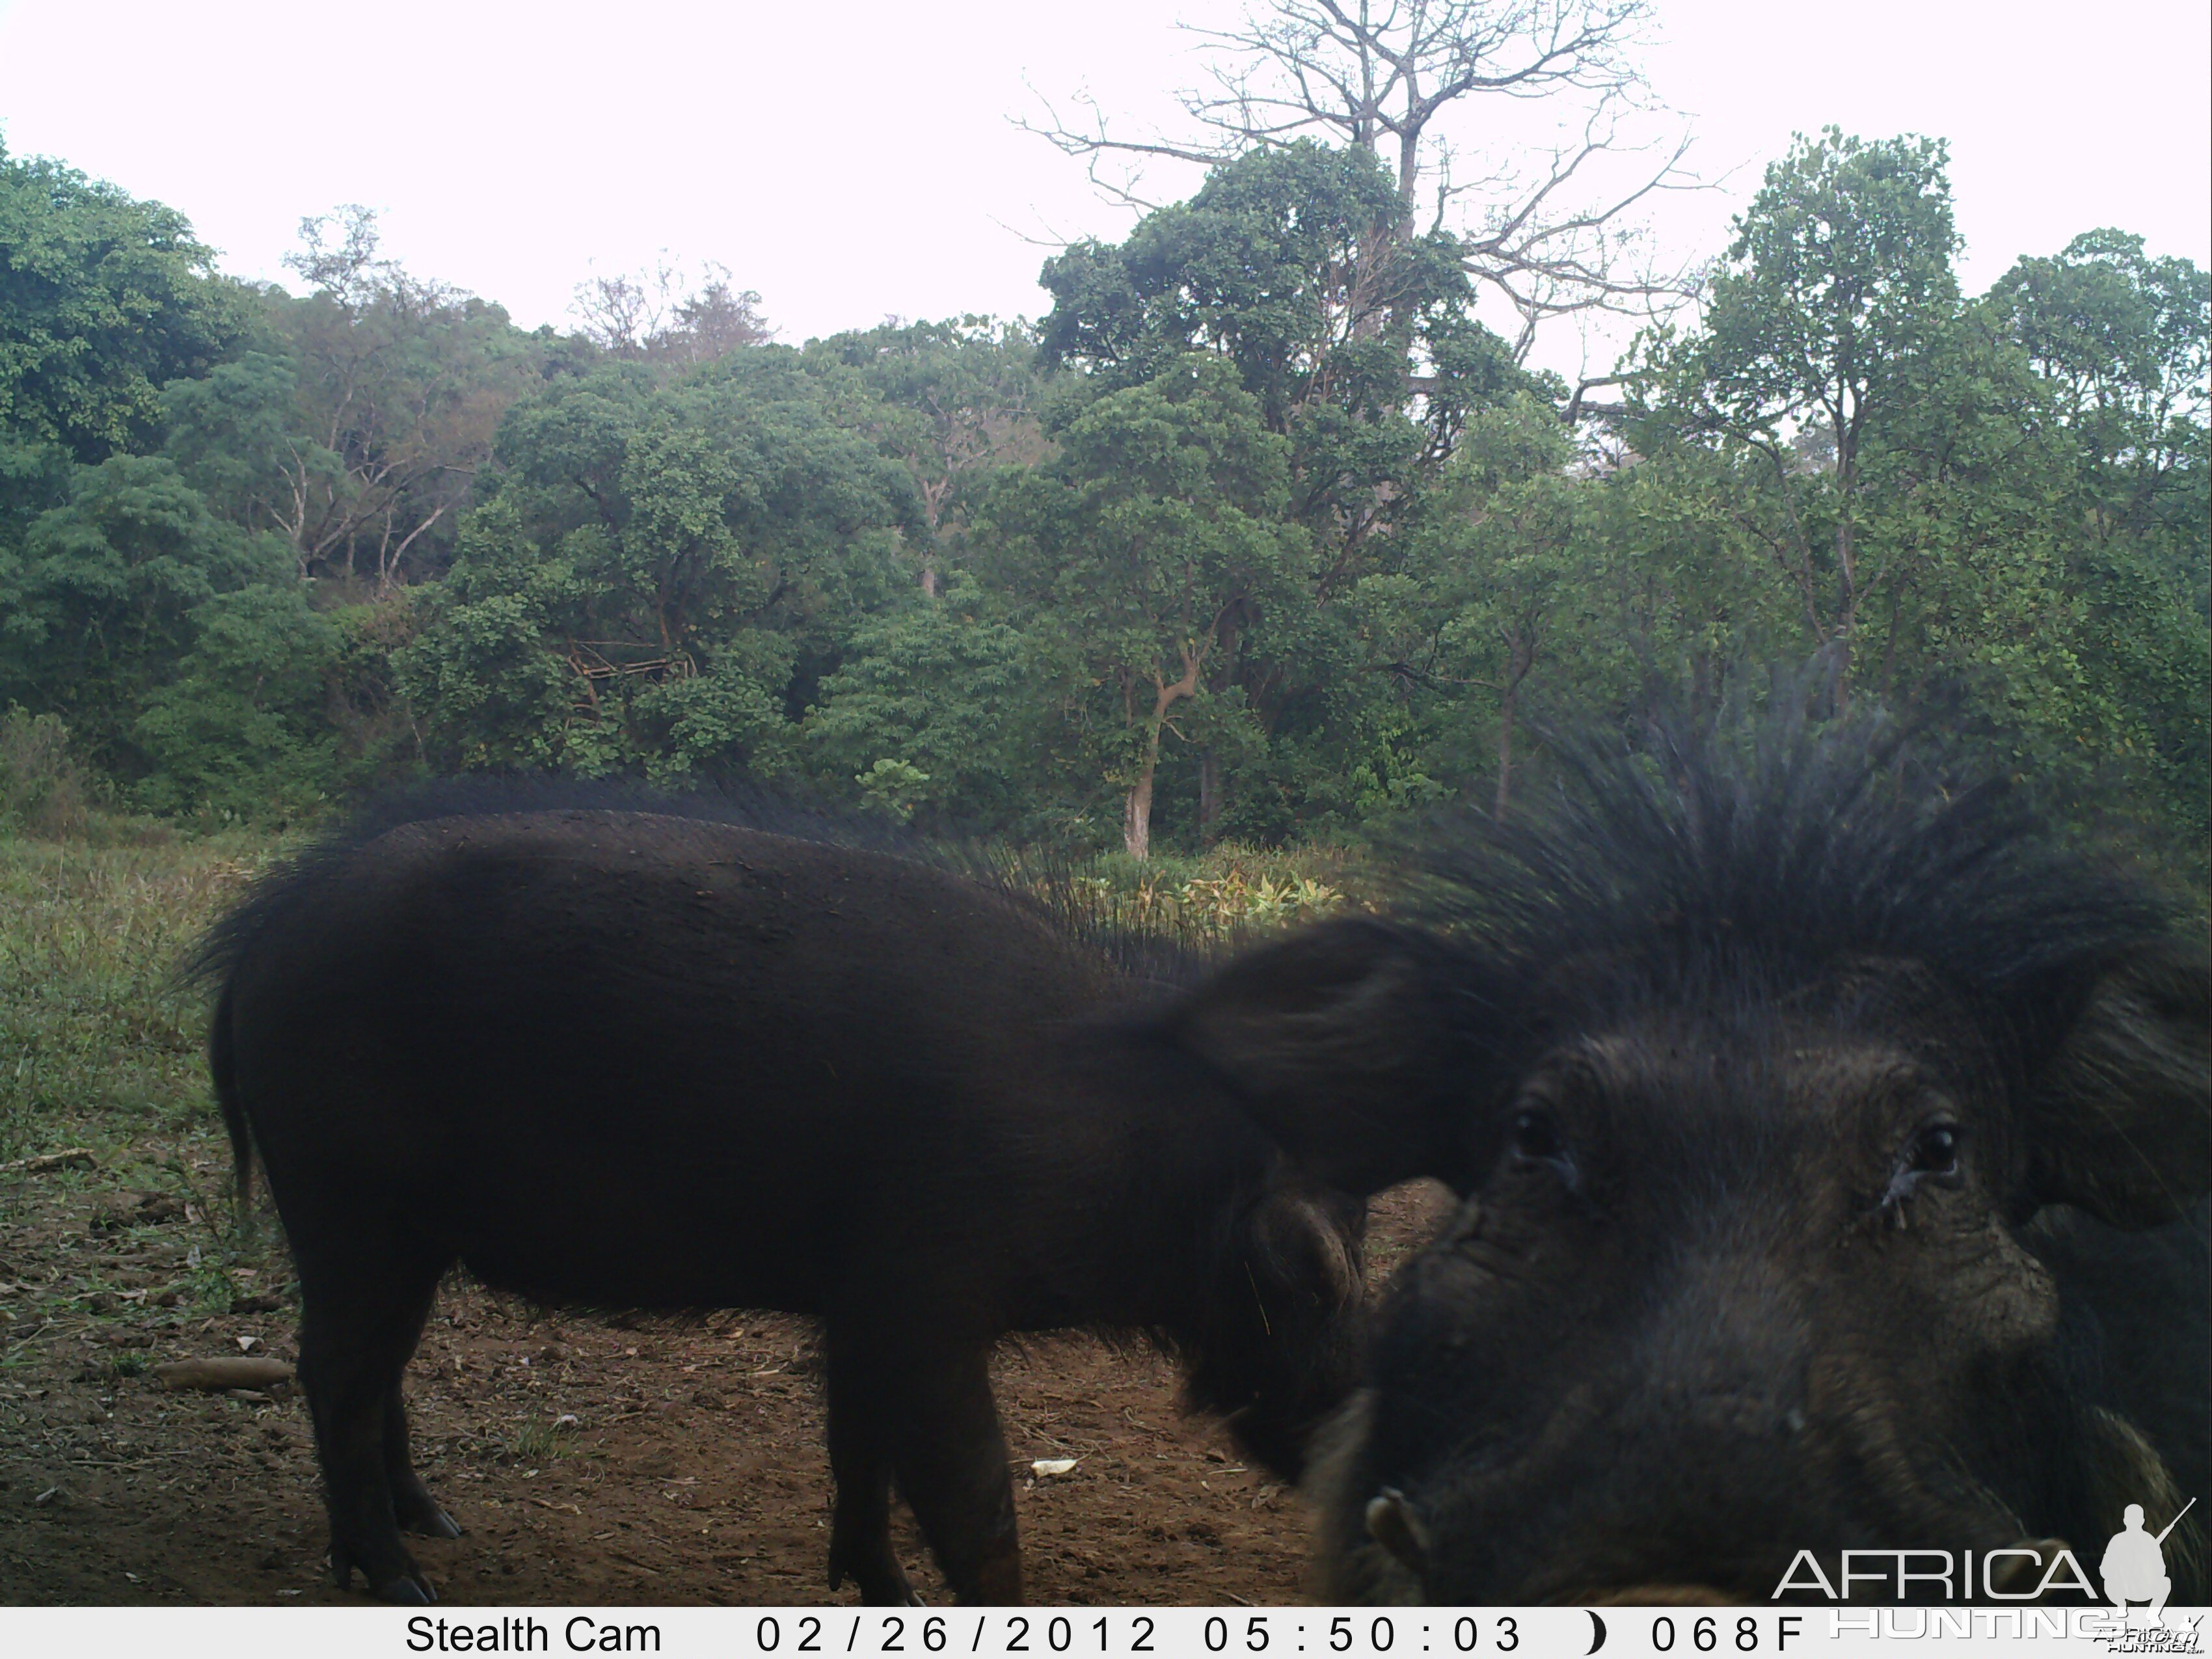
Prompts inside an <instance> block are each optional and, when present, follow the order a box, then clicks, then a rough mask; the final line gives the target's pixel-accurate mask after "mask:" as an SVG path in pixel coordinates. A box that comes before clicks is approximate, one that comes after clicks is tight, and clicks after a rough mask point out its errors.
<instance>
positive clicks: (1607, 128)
mask: <svg viewBox="0 0 2212 1659" xmlns="http://www.w3.org/2000/svg"><path fill="white" fill-rule="evenodd" d="M1650 18H1651V0H1257V3H1255V7H1254V9H1252V10H1250V11H1249V12H1248V13H1247V14H1246V15H1245V18H1244V21H1243V23H1242V24H1241V25H1240V26H1238V27H1233V28H1226V29H1208V28H1198V27H1190V26H1188V25H1186V26H1185V27H1186V28H1187V29H1188V33H1191V34H1193V35H1194V36H1195V37H1196V38H1197V39H1198V40H1199V42H1200V46H1199V50H1200V52H1202V53H1203V54H1205V57H1206V65H1207V66H1206V75H1207V84H1206V85H1205V86H1203V87H1200V88H1196V89H1194V90H1191V91H1188V92H1185V93H1183V94H1181V101H1182V106H1183V109H1184V112H1185V113H1186V114H1187V115H1188V117H1189V118H1190V120H1191V121H1192V122H1193V123H1194V126H1195V127H1196V129H1197V131H1196V133H1195V134H1194V135H1192V136H1191V137H1188V138H1184V139H1177V138H1175V137H1170V136H1166V135H1162V134H1157V133H1155V134H1150V135H1146V136H1145V137H1122V136H1118V135H1116V134H1115V132H1113V131H1111V130H1110V128H1109V123H1108V120H1107V118H1106V116H1105V114H1104V112H1103V111H1101V110H1100V109H1099V107H1098V106H1097V101H1096V100H1093V99H1092V98H1091V97H1090V95H1089V94H1080V95H1079V97H1078V99H1077V100H1076V101H1077V103H1078V104H1079V105H1080V106H1081V108H1082V110H1083V112H1084V116H1083V118H1082V119H1081V121H1080V122H1078V123H1071V122H1070V121H1068V120H1066V119H1064V118H1062V117H1061V116H1060V112H1059V111H1057V110H1056V109H1054V107H1053V106H1052V105H1051V104H1050V103H1049V102H1048V101H1046V100H1043V99H1042V98H1040V99H1039V103H1040V105H1041V106H1042V109H1043V118H1042V120H1040V121H1031V120H1029V119H1019V120H1018V121H1017V123H1016V125H1019V126H1021V127H1022V128H1024V130H1025V131H1030V132H1034V133H1036V134H1037V135H1038V136H1039V137H1042V138H1044V139H1046V140H1047V141H1048V143H1052V144H1053V145H1054V146H1055V147H1057V148H1058V149H1060V150H1061V151H1062V152H1063V153H1064V154H1066V155H1072V156H1077V157H1079V158H1081V159H1082V160H1083V161H1085V165H1086V167H1088V168H1089V170H1090V174H1091V182H1092V183H1093V184H1094V185H1096V186H1097V187H1098V189H1099V190H1100V191H1101V192H1102V193H1103V194H1104V195H1106V196H1108V197H1109V199H1112V200H1115V201H1116V202H1119V203H1121V204H1124V205H1127V206H1131V207H1137V208H1149V207H1151V206H1152V205H1154V204H1152V203H1151V202H1149V201H1147V200H1146V199H1145V198H1144V197H1142V196H1141V195H1139V193H1138V192H1139V187H1140V183H1141V169H1142V168H1143V167H1144V166H1145V164H1146V163H1147V162H1151V161H1178V162H1186V163H1193V164H1196V165H1200V166H1212V165H1215V164H1218V163H1219V162H1221V161H1227V160H1229V159H1231V157H1233V156H1236V155H1241V154H1243V153H1244V152H1245V151H1247V150H1249V149H1256V148H1265V147H1267V146H1272V145H1281V144H1286V143H1291V142H1292V141H1293V140H1295V139H1297V138H1298V137H1310V136H1319V137H1324V138H1328V139H1331V140H1334V141H1336V142H1340V143H1345V144H1357V145H1359V146H1362V147H1363V148H1364V149H1368V150H1369V151H1370V152H1371V153H1373V154H1374V155H1376V158H1377V159H1378V160H1380V161H1383V163H1384V164H1385V165H1386V166H1387V167H1389V169H1390V171H1391V173H1392V174H1393V176H1394V177H1395V179H1396V181H1397V185H1398V192H1399V198H1400V200H1401V203H1402V204H1403V212H1402V216H1401V222H1400V224H1399V227H1398V234H1399V236H1400V238H1401V240H1411V239H1412V238H1413V236H1414V235H1415V234H1417V231H1416V228H1415V224H1414V221H1415V217H1416V214H1417V211H1418V208H1417V204H1418V203H1419V201H1420V200H1421V199H1423V197H1424V195H1425V191H1424V185H1430V186H1431V188H1432V190H1433V197H1434V200H1435V203H1436V214H1435V220H1434V223H1435V225H1436V227H1437V228H1443V229H1449V230H1450V231H1452V232H1453V233H1454V234H1455V235H1456V236H1457V237H1458V238H1459V240H1460V242H1461V246H1462V255H1463V258H1464V259H1465V262H1466V266H1467V270H1468V274H1469V275H1470V276H1473V277H1474V279H1475V280H1476V281H1477V282H1479V283H1483V284H1485V285H1486V286H1487V287H1489V288H1490V289H1492V291H1494V292H1495V293H1497V294H1498V295H1500V296H1501V297H1502V298H1504V300H1505V301H1506V302H1507V303H1508V304H1510V306H1511V307H1513V309H1514V311H1515V313H1516V314H1517V315H1518V316H1519V318H1520V319H1521V325H1520V329H1519V331H1518V334H1517V336H1516V338H1515V340H1514V342H1513V345H1514V349H1515V352H1516V357H1518V358H1522V359H1525V357H1526V356H1527V355H1528V350H1529V349H1530V347H1531V345H1532V344H1533V343H1534V338H1535V334H1536V331H1537V329H1538V327H1539V326H1540V325H1541V324H1543V323H1545V322H1547V321H1549V320H1551V319H1553V318H1557V317H1561V316H1565V315H1567V314H1570V313H1575V312H1583V311H1593V310H1596V311H1613V312H1620V313H1626V314H1629V315H1656V314H1661V313H1665V312H1668V311H1670V310H1672V309H1673V308H1674V307H1676V306H1678V305H1680V303H1681V302H1682V301H1684V300H1685V299H1686V298H1687V297H1689V296H1690V295H1692V293H1693V292H1694V291H1695V289H1696V285H1697V277H1698V273H1697V272H1696V271H1695V270H1692V269H1689V268H1682V269H1668V268H1663V267H1660V266H1657V265H1655V264H1652V263H1650V258H1649V257H1648V255H1649V249H1648V247H1647V246H1646V245H1645V243H1644V240H1643V239H1642V237H1641V235H1640V231H1639V226H1638V220H1637V215H1638V213H1639V212H1640V211H1641V210H1644V208H1645V206H1646V205H1647V204H1648V203H1649V202H1650V198H1651V197H1653V196H1654V195H1655V194H1656V193H1657V192H1659V191H1675V190H1692V189H1700V188H1705V185H1704V184H1703V182H1702V181H1701V180H1699V179H1698V178H1697V177H1696V176H1695V175H1694V174H1693V173H1691V172H1689V171H1688V169H1687V168H1686V167H1685V165H1684V162H1685V159H1686V155H1687V152H1688V149H1689V138H1688V137H1687V134H1686V131H1681V132H1680V133H1677V134H1676V135H1674V136H1673V137H1667V138H1660V139H1650V140H1644V141H1638V140H1637V139H1636V138H1634V137H1632V136H1631V135H1630V133H1629V131H1628V128H1629V126H1630V125H1631V124H1632V121H1643V120H1647V119H1655V118H1656V119H1659V120H1662V121H1667V122H1668V123H1670V124H1671V121H1672V118H1671V116H1670V115H1669V114H1668V112H1665V111H1663V109H1662V107H1661V106H1659V105H1658V104H1657V103H1656V100H1653V99H1652V98H1651V97H1650V90H1649V88H1648V87H1647V86H1646V85H1645V83H1644V78H1643V75H1642V72H1641V70H1639V69H1638V67H1637V64H1636V63H1635V61H1634V58H1633V56H1632V54H1633V52H1634V50H1635V48H1636V47H1638V46H1640V45H1641V44H1642V41H1643V39H1644V30H1645V28H1646V26H1647V25H1648V24H1649V22H1650ZM1032 90H1034V88H1032ZM1482 99H1493V100H1494V99H1510V100H1547V99H1563V100H1567V101H1568V103H1569V104H1570V105H1571V106H1576V107H1578V108H1579V109H1580V110H1581V112H1582V120H1581V122H1580V126H1579V131H1577V132H1576V133H1575V136H1574V137H1571V139H1569V140H1567V141H1565V142H1563V143H1560V144H1559V145H1557V146H1556V147H1554V148H1552V149H1549V150H1548V151H1540V152H1538V153H1537V156H1536V158H1534V165H1533V166H1532V165H1530V161H1529V159H1528V158H1515V159H1508V160H1501V161H1497V162H1496V163H1494V164H1493V165H1492V166H1490V167H1486V168H1483V169H1480V170H1479V171H1477V172H1476V173H1474V175H1473V176H1471V177H1468V178H1467V179H1464V180H1462V179H1455V177H1454V172H1455V160H1456V157H1455V147H1454V145H1453V143H1452V142H1451V139H1450V136H1449V133H1448V132H1447V131H1445V130H1444V129H1445V128H1446V127H1447V126H1448V125H1450V121H1451V119H1452V118H1458V117H1461V116H1465V115H1469V114H1472V113H1473V112H1474V110H1476V109H1478V108H1480V107H1483V106H1481V105H1480V104H1479V103H1477V102H1475V101H1474V100H1482ZM1493 107H1494V106H1493ZM1635 158H1642V159H1641V160H1639V161H1636V167H1635V172H1634V174H1633V179H1632V182H1631V183H1629V184H1626V185H1615V186H1612V187H1606V186H1604V185H1601V183H1600V181H1599V180H1598V179H1595V178H1593V177H1592V175H1594V174H1596V173H1600V172H1601V170H1602V169H1603V168H1604V167H1606V166H1607V165H1608V164H1610V165H1613V166H1618V164H1620V163H1621V162H1623V161H1631V160H1634V159H1635ZM1115 165H1119V166H1121V167H1124V168H1126V171H1125V172H1124V173H1122V174H1121V175H1120V176H1119V177H1115V176H1110V169H1111V168H1112V167H1114V166H1115Z"/></svg>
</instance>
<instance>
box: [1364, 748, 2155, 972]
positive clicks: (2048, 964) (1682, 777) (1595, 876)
mask: <svg viewBox="0 0 2212 1659" xmlns="http://www.w3.org/2000/svg"><path fill="white" fill-rule="evenodd" d="M1553 752H1554V754H1555V757H1557V759H1558V760H1559V764H1560V768H1561V775H1560V778H1559V785H1558V787H1557V788H1556V790H1555V791H1553V793H1551V794H1550V795H1549V796H1548V797H1547V798H1541V799H1535V800H1533V801H1530V802H1528V803H1527V804H1526V805H1522V804H1519V803H1516V810H1515V811H1514V813H1513V815H1511V816H1510V817H1506V818H1504V820H1503V821H1502V822H1499V821H1494V820H1489V819H1482V818H1472V817H1471V818H1467V819H1462V821H1461V822H1460V823H1459V824H1458V825H1457V826H1456V828H1455V829H1452V830H1450V831H1448V832H1446V833H1443V834H1440V835H1438V834H1432V835H1431V838H1429V839H1428V840H1427V841H1426V842H1425V843H1422V844H1416V845H1413V846H1411V847H1409V848H1407V851H1408V854H1409V860H1408V862H1409V866H1410V870H1409V875H1408V880H1407V889H1406V891H1405V896H1404V901H1403V903H1402V905H1401V913H1402V914H1404V915H1407V917H1408V919H1410V920H1413V921H1420V922H1424V923H1425V924H1427V925H1429V926H1431V927H1440V928H1442V929H1443V930H1445V931H1448V932H1449V933H1455V934H1458V935H1461V936H1462V937H1465V938H1467V939H1468V940H1469V942H1470V945H1472V946H1473V948H1474V949H1476V950H1477V951H1480V953H1481V954H1482V955H1484V956H1485V957H1489V958H1491V959H1492V961H1493V962H1494V963H1496V965H1497V966H1498V968H1500V969H1504V970H1505V971H1506V972H1508V973H1509V974H1528V975H1537V974H1541V972H1543V971H1544V970H1546V969H1549V968H1552V967H1554V966H1556V965H1557V964H1559V963H1561V962H1563V961H1568V960H1572V959H1574V958H1577V957H1590V958H1592V959H1607V960H1611V961H1613V962H1616V963H1621V964H1623V965H1624V966H1626V965H1627V964H1631V963H1634V964H1639V969H1638V970H1639V971H1644V972H1651V973H1656V974H1659V975H1663V976H1668V977H1672V976H1673V975H1676V974H1679V973H1680V972H1682V971H1684V970H1691V971H1696V970H1699V969H1710V968H1712V967H1716V966H1719V965H1721V964H1723V963H1729V964H1735V965H1736V966H1738V967H1741V968H1749V969H1756V970H1757V971H1758V972H1759V973H1760V974H1761V975H1763V976H1765V977H1770V978H1773V977H1779V978H1782V979H1785V980H1787V979H1795V978H1800V977H1817V976H1819V975H1821V974H1822V973H1823V972H1824V971H1826V970H1829V969H1833V968H1834V967H1835V966H1836V965H1837V964H1838V963H1839V962H1841V961H1842V960H1844V959H1845V958H1849V957H1891V958H1899V959H1905V960H1911V961H1914V962H1917V963H1922V964H1924V965H1925V966H1926V967H1927V968H1928V969H1930V970H1932V971H1933V972H1934V973H1936V975H1939V976H1940V977H1941V978H1942V980H1943V981H1945V982H1946V983H1947V984H1948V986H1950V987H1952V989H1953V990H1954V993H1956V994H1960V995H1961V996H1963V997H1965V998H1966V999H1967V1000H1969V1001H1970V1002H1973V1003H1977V1004H1980V1005H1982V1006H1984V1007H1985V1008H1987V1007H1990V1006H1994V1005H1996V1004H1997V1003H1999V1002H2001V1001H2004V1000H2010V999H2012V998H2013V997H2014V996H2015V994H2018V993H2019V992H2021V991H2027V992H2028V993H2029V994H2030V1000H2032V1001H2033V1000H2040V999H2039V997H2038V995H2037V993H2038V991H2040V992H2042V993H2043V994H2045V995H2048V994H2057V995H2058V996H2060V997H2062V998H2063V997H2065V996H2067V995H2068V994H2069V991H2068V989H2067V988H2066V987H2067V986H2068V985H2069V984H2070V983H2072V982H2075V981H2079V980H2080V979H2081V976H2082V975H2084V974H2086V973H2089V972H2093V971H2094V970H2095V969H2097V968H2098V967H2100V966H2102V965H2104V964H2105V963H2109V962H2110V961H2111V960H2112V959H2113V958H2114V957H2117V956H2118V955H2119V954H2121V953H2123V952H2125V951H2129V950H2130V949H2131V948H2134V947H2138V946H2140V945H2143V944H2146V943H2148V942H2149V941H2152V940H2154V939H2162V938H2166V937H2169V936H2170V934H2171V932H2172V927H2173V924H2174V921H2175V915H2174V912H2173V909H2172V907H2171V906H2169V905H2168V904H2166V902H2162V901H2161V900H2160V899H2159V898H2158V897H2156V896H2154V894H2153V892H2152V891H2151V890H2150V889H2149V888H2148V885H2147V884H2144V883H2143V882H2142V881H2141V880H2139V879H2137V878H2133V877H2131V876H2130V875H2128V874H2126V873H2124V872H2119V871H2116V870H2114V869H2112V868H2111V867H2109V866H2106V865H2105V864H2103V863H2100V862H2099V861H2097V860H2093V859H2091V858H2089V857H2087V856H2086V855H2084V854H2081V853H2080V852H2078V851H2076V850H2075V849H2073V848H2069V847H2068V846H2067V845H2066V844H2065V842H2064V841H2063V838H2062V837H2061V836H2060V835H2059V833H2058V832H2057V829H2056V827H2055V826H2054V825H2053V824H2052V823H2051V822H2050V821H2049V820H2048V819H2047V818H2046V817H2045V816H2044V815H2043V814H2042V813H2041V812H2039V811H2038V810H2037V808H2036V807H2035V805H2033V802H2032V801H2031V799H2029V798H2028V794H2027V791H2025V790H2024V789H2022V788H2021V787H2018V786H2017V785H2015V784H2014V783H2012V782H2011V781H2008V780H2007V779H2005V778H2002V777H2001V776H1998V775H1994V774H1992V773H1990V772H1988V771H1987V770H1985V769H1984V770H1982V771H1979V772H1977V771H1976V770H1974V769H1972V768H1971V767H1966V766H1958V765H1953V764H1951V763H1948V762H1947V761H1946V759H1945V758H1944V757H1943V756H1942V745H1941V744H1939V743H1938V742H1936V740H1935V738H1933V737H1932V735H1930V734H1925V733H1917V734H1916V733H1914V732H1911V731H1909V730H1908V729H1907V728H1905V726H1902V725H1901V724H1899V723H1898V722H1896V721H1893V720H1890V719H1888V718H1887V717H1886V716H1884V715H1881V714H1878V713H1877V714H1860V715H1857V716H1853V717H1850V718H1848V719H1844V720H1836V721H1833V722H1831V723H1829V724H1827V725H1826V726H1814V725H1813V724H1812V723H1810V722H1808V720H1805V719H1803V718H1802V715H1799V714H1796V713H1795V712H1794V711H1788V710H1785V712H1784V713H1781V714H1767V715H1765V716H1762V717H1760V718H1759V719H1757V720H1749V721H1747V720H1720V721H1713V722H1707V723H1705V724H1703V725H1702V726H1686V725H1676V726H1671V727H1662V728H1661V729H1659V730H1657V731H1656V732H1655V733H1654V735H1653V738H1652V741H1651V742H1650V745H1649V746H1648V747H1646V748H1643V749H1641V750H1636V749H1632V748H1631V747H1630V746H1629V745H1627V744H1625V743H1623V742H1621V741H1620V739H1618V738H1614V739H1613V740H1611V741H1610V742H1608V741H1607V740H1605V739H1603V738H1580V739H1568V740H1565V741H1563V742H1559V743H1557V744H1555V745H1554V750H1553Z"/></svg>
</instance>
